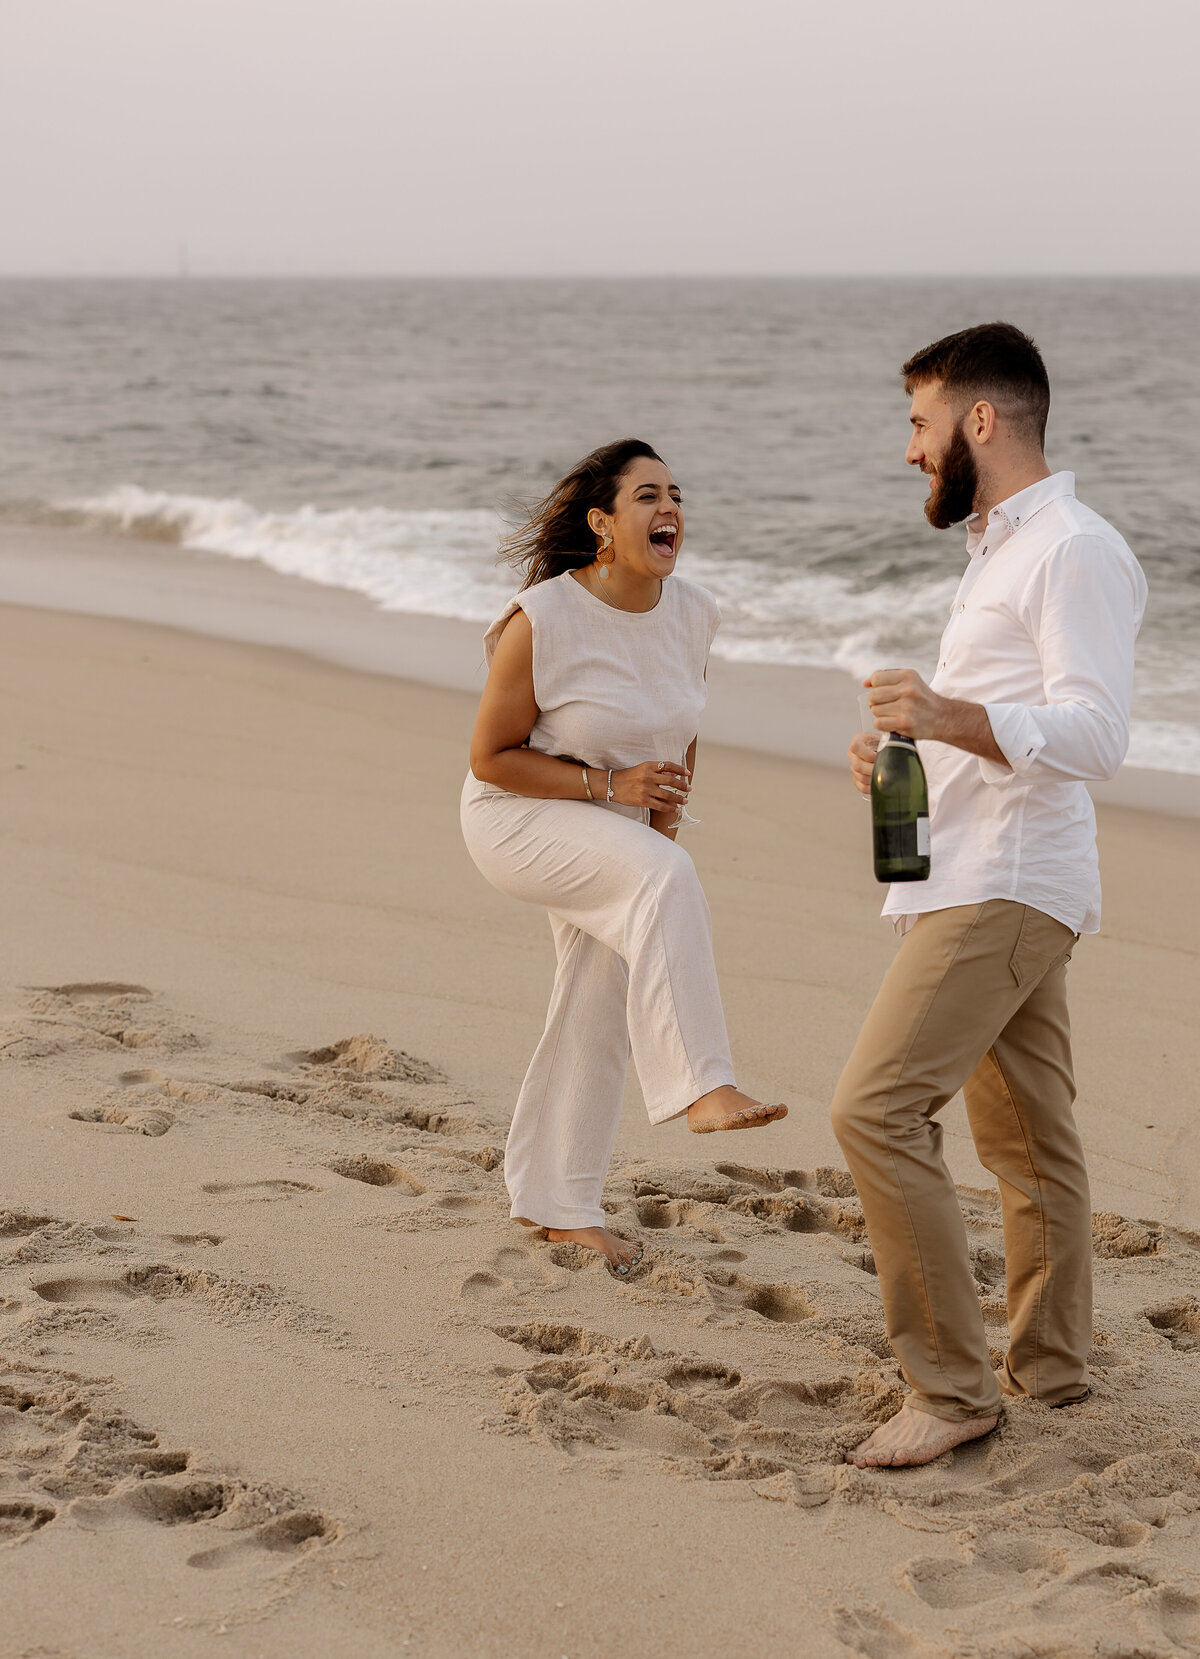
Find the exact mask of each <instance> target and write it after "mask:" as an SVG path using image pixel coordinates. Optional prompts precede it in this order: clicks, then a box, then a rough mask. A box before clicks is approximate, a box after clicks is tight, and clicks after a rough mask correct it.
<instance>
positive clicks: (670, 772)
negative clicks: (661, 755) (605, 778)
mask: <svg viewBox="0 0 1200 1659" xmlns="http://www.w3.org/2000/svg"><path fill="white" fill-rule="evenodd" d="M612 787H613V800H614V801H620V803H621V805H622V806H640V807H649V808H650V811H651V812H674V811H675V810H676V808H677V807H679V806H680V805H681V804H682V802H684V801H686V800H687V798H688V795H689V794H690V792H691V787H692V774H691V773H690V772H689V771H688V769H687V767H686V766H681V765H680V764H679V763H678V761H673V760H647V761H645V762H643V764H642V765H641V766H630V767H629V768H628V769H627V770H626V771H624V772H614V773H613V775H612Z"/></svg>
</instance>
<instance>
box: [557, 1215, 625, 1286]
mask: <svg viewBox="0 0 1200 1659" xmlns="http://www.w3.org/2000/svg"><path fill="white" fill-rule="evenodd" d="M546 1237H547V1238H548V1239H549V1240H550V1243H551V1244H582V1245H583V1246H584V1248H585V1249H587V1250H598V1251H599V1252H600V1254H601V1255H602V1256H605V1257H607V1259H608V1262H609V1265H610V1266H611V1267H612V1268H613V1269H614V1271H615V1272H617V1273H620V1274H621V1275H622V1277H624V1275H625V1274H626V1273H628V1272H629V1269H630V1268H631V1267H636V1266H637V1264H638V1263H639V1262H640V1261H641V1259H642V1247H641V1245H640V1244H631V1243H630V1241H629V1240H628V1239H627V1238H618V1237H617V1235H616V1233H610V1232H609V1230H608V1228H607V1227H547V1228H546Z"/></svg>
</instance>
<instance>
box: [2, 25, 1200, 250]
mask: <svg viewBox="0 0 1200 1659" xmlns="http://www.w3.org/2000/svg"><path fill="white" fill-rule="evenodd" d="M1198 62H1200V4H1198V3H1197V0H1139V3H1138V4H1137V5H1135V6H1134V5H1129V4H1128V3H1127V0H824V3H823V4H820V5H818V4H813V3H812V0H0V272H2V273H28V272H36V273H41V272H65V273H79V274H84V273H110V272H111V273H166V272H174V271H175V270H176V268H177V263H178V260H179V248H180V245H181V244H183V243H186V246H187V251H188V260H189V263H190V268H191V269H192V271H193V272H195V273H197V274H205V273H229V274H241V273H246V274H260V273H261V274H268V273H297V274H299V273H355V274H357V273H362V274H410V273H411V274H429V273H463V274H480V275H486V274H497V273H499V274H508V273H522V274H524V273H529V274H539V273H547V274H551V273H553V274H558V273H590V272H594V273H603V274H608V273H652V274H657V273H684V274H691V273H709V272H713V273H728V272H732V273H743V272H745V273H796V274H804V273H809V272H814V273H831V272H929V271H946V272H974V271H980V272H983V271H996V272H1023V271H1028V272H1059V271H1061V272H1197V271H1200V214H1198V213H1197V210H1196V173H1197V160H1198V158H1200V97H1198V96H1197V92H1196V73H1197V63H1198Z"/></svg>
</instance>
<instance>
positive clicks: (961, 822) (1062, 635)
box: [883, 472, 1146, 933]
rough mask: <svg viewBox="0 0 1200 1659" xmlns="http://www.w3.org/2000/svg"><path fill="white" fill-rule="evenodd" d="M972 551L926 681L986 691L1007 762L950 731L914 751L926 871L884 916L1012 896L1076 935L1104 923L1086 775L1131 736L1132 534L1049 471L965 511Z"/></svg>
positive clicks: (1135, 606)
mask: <svg viewBox="0 0 1200 1659" xmlns="http://www.w3.org/2000/svg"><path fill="white" fill-rule="evenodd" d="M967 552H968V554H969V555H970V562H969V564H968V565H967V569H966V572H965V574H964V576H963V579H962V582H961V583H960V584H959V589H958V593H957V594H956V595H955V599H954V605H953V608H952V610H951V613H950V620H949V622H948V624H947V626H946V631H945V633H944V634H943V635H942V643H941V648H940V650H939V652H938V667H937V672H936V674H935V675H934V676H933V680H932V682H931V684H932V687H933V689H934V690H935V691H936V692H939V693H940V694H941V695H942V696H943V697H956V698H962V699H965V700H966V701H968V702H972V703H982V704H983V705H984V707H985V708H986V709H987V713H988V719H989V720H990V721H991V725H992V732H993V734H994V736H995V739H996V743H997V745H998V746H999V748H1000V750H1001V752H1002V753H1003V754H1004V756H1005V758H1006V759H1007V761H1008V765H1007V766H1000V765H998V764H996V763H995V762H993V761H988V760H983V759H981V758H980V757H979V756H978V755H971V754H967V753H966V752H965V751H964V750H962V749H954V748H951V747H950V746H949V745H948V744H945V743H932V742H924V741H923V742H921V743H920V744H919V745H918V748H919V750H920V753H921V758H922V760H923V761H924V763H925V772H926V775H927V777H928V780H929V805H930V842H931V858H932V870H931V874H930V877H929V880H928V881H926V882H920V883H918V882H897V883H895V884H893V886H892V887H891V889H890V891H889V893H888V896H887V902H886V903H885V905H884V907H883V913H884V915H885V916H890V917H896V918H902V917H903V918H911V917H915V916H916V915H919V914H922V913H924V912H925V911H928V910H946V909H948V908H949V907H950V906H952V905H959V904H979V903H982V902H983V901H984V900H986V899H1014V900H1016V902H1017V903H1019V904H1028V905H1032V906H1034V908H1035V909H1037V910H1042V911H1044V912H1045V913H1046V914H1047V915H1048V916H1053V917H1054V918H1055V919H1056V920H1057V921H1060V922H1063V923H1065V925H1066V926H1067V927H1069V928H1070V929H1071V930H1072V932H1074V933H1095V932H1096V930H1097V929H1098V928H1099V926H1100V872H1099V864H1098V860H1097V857H1096V816H1095V812H1094V811H1093V808H1092V801H1091V797H1090V795H1089V794H1088V791H1087V782H1088V780H1098V779H1102V778H1111V777H1112V776H1113V774H1114V773H1115V772H1116V770H1117V768H1118V767H1119V766H1120V764H1121V762H1122V760H1123V759H1124V758H1125V751H1126V749H1127V748H1128V746H1129V705H1130V698H1131V696H1132V691H1133V646H1134V640H1135V639H1136V637H1137V631H1138V628H1139V627H1140V626H1141V621H1142V613H1143V611H1144V609H1145V605H1146V579H1145V577H1144V576H1143V575H1142V570H1141V566H1140V565H1139V564H1138V562H1137V560H1136V559H1135V558H1134V556H1133V554H1132V553H1131V552H1130V550H1129V548H1128V547H1127V546H1126V544H1125V542H1124V540H1123V539H1122V538H1121V537H1120V536H1119V535H1118V534H1117V532H1116V531H1115V530H1114V529H1113V528H1112V526H1111V525H1110V524H1107V523H1105V521H1104V519H1102V518H1101V517H1100V515H1099V514H1098V513H1094V512H1092V510H1091V509H1090V508H1089V507H1085V506H1084V505H1083V504H1082V502H1080V501H1077V500H1076V499H1075V475H1074V474H1073V473H1070V472H1056V473H1055V474H1054V476H1053V477H1052V478H1044V479H1042V480H1041V481H1040V482H1038V483H1036V484H1031V485H1030V486H1029V488H1028V489H1025V490H1021V491H1020V493H1019V494H1017V495H1014V496H1011V497H1010V498H1009V499H1008V500H1007V501H1003V502H1001V504H1000V505H999V506H998V507H993V508H992V510H991V512H990V513H989V514H988V516H987V522H986V524H985V523H983V522H982V521H981V520H980V519H979V517H978V515H976V516H975V517H974V518H972V519H970V520H969V521H968V524H967Z"/></svg>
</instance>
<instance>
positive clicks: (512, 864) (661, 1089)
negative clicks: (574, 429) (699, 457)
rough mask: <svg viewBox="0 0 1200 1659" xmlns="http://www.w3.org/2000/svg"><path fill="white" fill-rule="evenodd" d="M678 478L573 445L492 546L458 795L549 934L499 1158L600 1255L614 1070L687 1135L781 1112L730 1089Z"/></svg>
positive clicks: (533, 1212)
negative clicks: (568, 459)
mask: <svg viewBox="0 0 1200 1659" xmlns="http://www.w3.org/2000/svg"><path fill="white" fill-rule="evenodd" d="M682 541H683V507H682V503H681V498H680V493H679V489H678V486H677V485H676V483H675V480H674V479H673V478H672V476H671V474H670V472H669V471H668V470H667V468H666V466H665V465H664V464H663V462H662V460H661V459H660V458H659V456H657V455H656V454H655V452H654V451H653V450H652V449H651V448H650V446H649V445H648V444H644V443H642V442H640V441H639V440H638V439H635V438H629V439H625V440H623V441H621V442H618V443H613V444H607V445H605V447H604V448H602V449H598V450H596V451H595V452H594V453H593V454H591V455H588V456H586V457H585V458H584V459H583V460H582V461H581V462H580V463H579V465H578V466H576V467H575V468H574V469H573V470H572V471H571V472H569V473H568V474H567V476H566V477H565V478H564V479H563V480H562V482H561V483H560V484H558V485H557V487H556V488H555V489H554V490H553V491H552V492H551V493H550V495H549V496H547V498H546V500H545V501H543V502H542V503H541V504H540V506H538V507H537V508H535V509H534V510H533V512H532V513H531V515H530V518H529V523H528V524H527V525H526V527H525V528H524V529H523V530H521V531H520V532H518V533H517V534H516V535H515V536H513V537H510V538H509V541H508V543H507V544H506V550H507V553H508V556H509V558H510V559H511V561H512V562H513V563H514V564H517V565H518V566H520V567H523V568H524V570H525V573H526V574H525V582H524V585H523V587H522V589H521V592H520V593H519V594H518V595H517V597H516V598H515V599H514V600H513V601H512V602H511V604H510V605H509V606H508V608H507V609H506V610H505V611H504V613H503V615H502V616H500V618H499V619H498V620H497V621H496V622H495V623H493V625H492V627H491V628H490V629H489V630H488V633H487V634H486V636H485V645H486V649H487V654H488V660H489V663H490V671H489V675H488V682H487V686H486V689H485V690H484V693H483V699H482V701H481V703H480V706H479V716H478V719H477V721H476V724H475V731H474V735H473V737H472V740H471V771H470V773H469V775H468V777H467V781H466V785H465V787H464V789H463V796H462V824H463V834H464V836H465V838H466V843H467V848H468V850H469V851H470V854H471V857H472V858H473V859H474V860H475V863H476V864H477V865H478V867H479V869H480V871H481V872H482V873H483V875H484V876H486V877H487V879H488V881H490V882H491V883H492V885H493V886H494V887H496V888H498V889H499V890H500V892H502V893H507V894H509V895H511V896H512V897H513V898H518V899H524V900H526V901H527V902H529V903H531V904H540V905H544V906H545V907H546V909H547V910H548V911H549V913H550V924H551V927H552V928H553V931H554V942H555V946H556V948H557V951H558V974H557V978H556V979H555V983H554V991H553V994H552V996H551V999H550V1011H549V1014H548V1016H547V1019H546V1029H545V1032H544V1033H543V1035H542V1039H541V1042H540V1043H539V1044H538V1047H537V1051H536V1053H535V1054H534V1057H533V1060H532V1062H531V1064H530V1067H529V1071H528V1074H527V1075H526V1078H525V1082H524V1084H523V1085H522V1088H521V1093H520V1096H519V1098H518V1100H517V1107H516V1111H515V1113H514V1114H513V1121H512V1129H511V1131H510V1133H509V1137H508V1147H507V1151H506V1154H505V1160H504V1174H505V1180H506V1182H507V1184H508V1190H509V1194H510V1196H511V1198H512V1214H513V1216H514V1218H515V1219H517V1220H520V1221H524V1222H525V1223H527V1224H529V1225H533V1226H538V1227H542V1228H544V1229H545V1230H546V1236H547V1237H548V1238H550V1239H552V1240H560V1239H570V1240H573V1241H575V1242H576V1243H578V1244H583V1245H587V1246H588V1247H590V1248H591V1249H593V1250H598V1251H600V1252H601V1253H602V1254H603V1255H604V1256H606V1257H607V1258H608V1261H609V1262H610V1264H611V1265H612V1266H613V1267H614V1268H615V1269H616V1271H617V1272H618V1273H622V1274H625V1273H628V1272H629V1269H630V1266H631V1265H636V1264H637V1262H638V1261H639V1260H640V1259H641V1258H640V1250H639V1248H638V1246H637V1245H636V1244H632V1243H630V1242H629V1241H628V1240H626V1239H623V1238H620V1237H618V1236H617V1235H616V1234H615V1233H612V1232H610V1231H609V1230H608V1229H607V1228H606V1226H605V1225H604V1221H605V1217H604V1210H603V1209H602V1207H601V1203H600V1196H601V1191H602V1189H603V1186H604V1177H605V1174H606V1173H607V1170H608V1163H609V1159H610V1158H611V1156H612V1148H613V1142H614V1140H615V1139H616V1133H617V1123H618V1120H619V1118H620V1113H621V1096H622V1093H623V1092H624V1087H625V1070H626V1066H627V1063H628V1059H629V1054H630V1048H631V1045H632V1052H633V1059H634V1064H635V1065H636V1067H637V1072H638V1077H639V1079H640V1081H641V1085H642V1093H643V1095H644V1097H645V1101H646V1107H647V1111H648V1112H649V1115H650V1121H651V1122H652V1123H664V1122H666V1121H667V1119H669V1118H674V1117H680V1116H682V1115H684V1114H685V1113H686V1115H687V1120H688V1127H689V1128H690V1129H693V1130H695V1131H696V1132H697V1133H698V1134H706V1133H708V1132H709V1131H711V1130H717V1129H749V1128H754V1127H757V1126H759V1125H762V1124H766V1123H769V1122H771V1121H772V1120H773V1119H775V1118H781V1117H784V1116H785V1115H786V1112H787V1108H786V1107H785V1106H777V1105H776V1106H763V1105H760V1104H759V1102H757V1101H755V1100H751V1099H750V1098H749V1097H748V1096H747V1095H744V1094H742V1093H741V1092H740V1090H738V1089H737V1088H736V1087H735V1086H734V1080H733V1064H732V1062H731V1060H730V1056H729V1043H728V1039H727V1037H726V1034H725V1018H724V1015H723V1013H722V1011H721V998H720V993H719V992H718V989H717V975H716V968H715V966H714V964H713V954H712V930H711V924H710V920H709V913H708V905H707V904H706V902H705V899H704V894H703V892H702V890H701V887H700V883H699V880H698V878H697V875H696V871H695V867H694V865H693V864H692V861H691V859H690V858H689V856H688V855H687V853H686V852H684V851H683V849H682V848H681V847H678V846H676V845H675V833H676V827H677V824H678V819H679V815H680V811H681V808H682V807H683V806H684V804H685V803H686V801H687V798H688V792H689V789H690V786H691V777H692V767H693V764H694V760H695V749H696V730H697V726H698V724H699V720H700V714H701V711H702V709H703V707H704V703H705V683H704V676H705V668H706V665H707V662H708V652H709V646H710V645H711V644H712V638H713V635H714V634H715V633H716V631H717V626H718V622H719V613H718V611H717V606H716V602H715V601H714V600H713V598H712V595H711V594H709V593H708V592H706V591H705V589H703V588H700V587H695V586H694V585H693V584H692V583H690V582H686V581H684V580H683V579H682V578H681V577H678V576H673V575H672V572H673V571H674V569H675V564H676V560H677V559H678V557H679V548H680V545H681V543H682Z"/></svg>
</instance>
